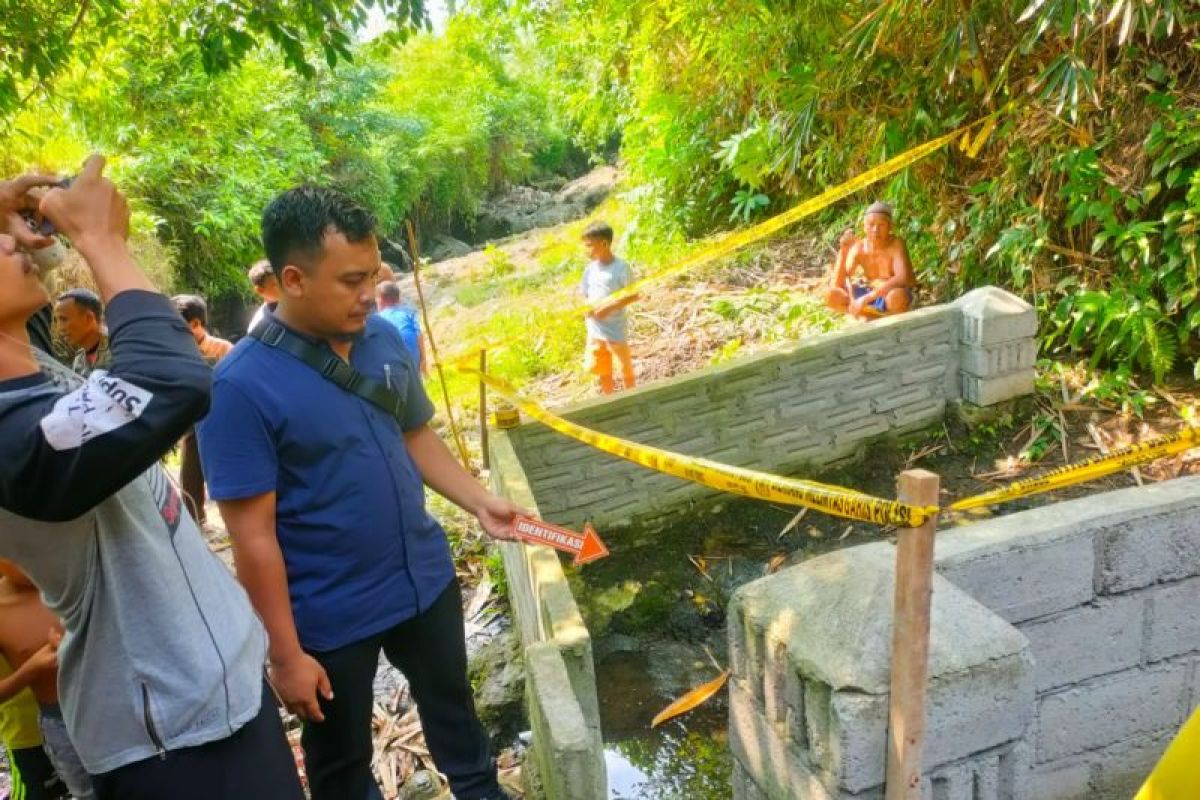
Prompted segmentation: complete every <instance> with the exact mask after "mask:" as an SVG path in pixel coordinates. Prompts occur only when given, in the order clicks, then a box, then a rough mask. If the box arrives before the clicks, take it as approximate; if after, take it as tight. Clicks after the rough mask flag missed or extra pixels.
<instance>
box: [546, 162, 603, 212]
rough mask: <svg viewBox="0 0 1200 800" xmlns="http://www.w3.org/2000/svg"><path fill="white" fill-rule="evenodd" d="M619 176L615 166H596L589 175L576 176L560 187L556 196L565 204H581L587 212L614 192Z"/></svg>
mask: <svg viewBox="0 0 1200 800" xmlns="http://www.w3.org/2000/svg"><path fill="white" fill-rule="evenodd" d="M617 177H618V174H617V170H616V168H615V167H609V166H601V167H596V168H595V169H594V170H592V171H591V172H589V173H588V174H587V175H583V176H581V177H579V178H576V179H575V180H573V181H571V182H570V183H568V184H567V185H566V186H564V187H563V188H562V189H560V190H559V192H558V194H557V195H556V198H557V200H558V201H559V202H560V203H563V204H565V205H576V206H580V207H582V208H583V210H584V212H585V213H586V212H588V211H591V210H592V209H593V208H595V207H596V206H598V205H600V204H601V203H603V202H604V200H605V199H606V198H607V197H608V196H609V195H610V194H612V192H613V189H614V188H616V185H617Z"/></svg>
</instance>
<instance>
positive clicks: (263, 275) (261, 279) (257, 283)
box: [246, 258, 275, 289]
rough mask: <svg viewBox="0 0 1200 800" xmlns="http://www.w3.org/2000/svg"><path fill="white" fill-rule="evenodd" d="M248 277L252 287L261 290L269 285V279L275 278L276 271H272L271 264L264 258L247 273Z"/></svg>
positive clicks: (256, 262)
mask: <svg viewBox="0 0 1200 800" xmlns="http://www.w3.org/2000/svg"><path fill="white" fill-rule="evenodd" d="M246 276H247V277H248V278H250V285H251V286H253V287H255V288H256V289H261V288H263V287H264V286H266V285H267V279H269V278H273V277H275V270H273V269H271V262H270V261H267V260H266V259H265V258H264V259H262V260H261V261H255V262H254V264H253V265H251V267H250V269H249V270H248V271H247V272H246Z"/></svg>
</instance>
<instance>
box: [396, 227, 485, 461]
mask: <svg viewBox="0 0 1200 800" xmlns="http://www.w3.org/2000/svg"><path fill="white" fill-rule="evenodd" d="M404 225H405V228H406V229H407V231H408V248H409V250H410V251H411V255H412V260H413V286H415V287H416V289H417V302H419V303H420V304H421V319H422V320H424V322H425V336H426V337H427V338H428V339H429V355H430V356H432V357H433V367H434V369H436V370H437V376H438V383H440V384H441V385H442V399H443V400H445V402H446V419H447V420H448V421H449V423H450V435H451V436H452V437H453V439H454V444H455V446H456V447H457V448H458V457H459V458H460V459H462V464H463V469H465V470H466V471H467V472H471V473H475V470H473V469H471V457H470V456H469V455H468V454H467V446H466V444H464V443H463V440H462V434H461V433H459V430H458V423H457V422H455V421H454V409H453V407H451V405H450V390H449V389H447V388H446V374H445V373H444V372H443V371H442V360H441V359H440V358H439V357H438V351H437V342H436V341H435V340H434V338H433V326H431V325H430V324H429V309H428V308H427V307H426V306H425V293H424V292H423V291H421V248H420V245H418V244H417V232H416V229H415V228H413V224H412V220H410V219H406V220H404ZM475 474H478V473H475Z"/></svg>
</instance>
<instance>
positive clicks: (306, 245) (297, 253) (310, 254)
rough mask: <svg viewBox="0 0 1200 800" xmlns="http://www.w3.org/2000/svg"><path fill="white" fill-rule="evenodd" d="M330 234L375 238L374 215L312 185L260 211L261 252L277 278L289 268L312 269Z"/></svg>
mask: <svg viewBox="0 0 1200 800" xmlns="http://www.w3.org/2000/svg"><path fill="white" fill-rule="evenodd" d="M331 231H336V232H338V233H341V234H342V235H343V236H345V237H346V240H347V241H350V242H361V241H363V240H364V239H367V238H369V237H371V236H374V235H375V215H373V214H372V213H371V212H370V211H368V210H367V209H365V208H363V207H362V206H360V205H359V204H358V203H356V202H354V201H353V200H351V199H350V198H349V197H347V196H346V195H344V194H342V193H341V192H339V191H337V190H336V189H330V188H328V187H325V186H313V185H311V184H304V185H303V186H297V187H296V188H294V189H288V190H287V191H286V192H284V193H283V194H281V195H279V196H278V197H276V198H275V199H274V200H272V201H271V202H270V204H269V205H268V206H267V207H266V209H265V210H264V211H263V216H262V239H263V250H265V251H266V253H267V260H268V261H269V262H271V268H272V269H274V270H275V274H276V275H278V274H279V272H280V271H281V270H282V269H283V268H284V267H285V266H287V265H288V264H296V265H297V266H299V267H304V268H307V267H310V266H312V264H313V263H314V262H315V261H316V260H317V259H319V258H320V256H321V251H322V247H323V243H324V240H325V235H326V234H327V233H329V232H331Z"/></svg>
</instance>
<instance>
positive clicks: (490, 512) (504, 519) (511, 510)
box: [475, 494, 529, 541]
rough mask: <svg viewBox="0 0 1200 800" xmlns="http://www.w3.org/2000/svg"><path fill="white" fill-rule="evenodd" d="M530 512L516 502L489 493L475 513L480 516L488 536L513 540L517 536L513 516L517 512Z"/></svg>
mask: <svg viewBox="0 0 1200 800" xmlns="http://www.w3.org/2000/svg"><path fill="white" fill-rule="evenodd" d="M528 513H529V512H528V511H526V510H525V509H523V508H521V507H520V506H518V505H517V504H516V503H513V502H511V501H509V500H505V499H504V498H503V497H497V496H496V495H494V494H489V495H488V496H487V497H486V498H485V499H484V500H483V502H482V503H481V504H480V505H479V508H478V510H477V511H476V512H475V515H476V516H477V517H479V524H480V525H482V526H483V530H484V532H485V533H487V535H488V536H490V537H492V538H493V539H500V540H503V541H513V540H515V539H516V538H517V535H516V533H515V532H514V531H513V517H515V516H516V515H517V514H528Z"/></svg>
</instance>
